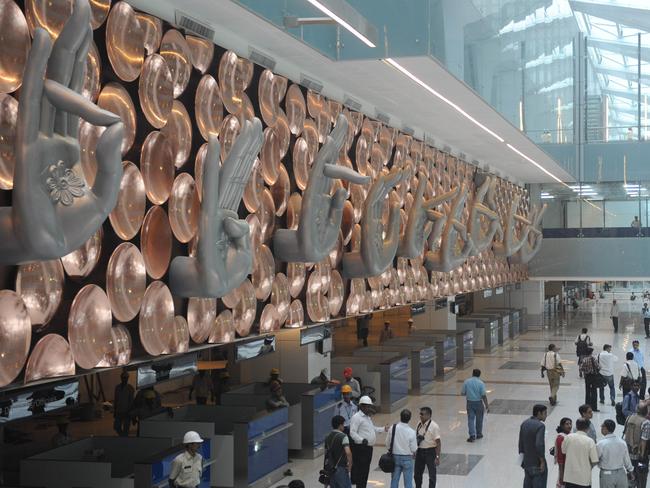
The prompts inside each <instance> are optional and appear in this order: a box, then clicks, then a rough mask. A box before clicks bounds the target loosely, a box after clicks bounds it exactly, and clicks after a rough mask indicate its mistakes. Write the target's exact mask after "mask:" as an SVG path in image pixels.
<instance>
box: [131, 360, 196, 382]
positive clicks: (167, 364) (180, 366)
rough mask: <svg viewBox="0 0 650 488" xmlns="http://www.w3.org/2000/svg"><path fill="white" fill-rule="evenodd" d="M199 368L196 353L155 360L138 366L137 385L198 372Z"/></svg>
mask: <svg viewBox="0 0 650 488" xmlns="http://www.w3.org/2000/svg"><path fill="white" fill-rule="evenodd" d="M197 370H198V365H197V356H196V354H188V355H185V356H179V357H175V358H169V359H167V360H164V361H154V362H152V363H149V364H147V365H144V366H140V367H139V368H138V372H137V375H136V385H137V387H138V388H144V387H147V386H152V385H155V384H156V383H160V382H161V381H166V380H172V379H174V378H180V377H181V376H187V375H193V374H196V372H197Z"/></svg>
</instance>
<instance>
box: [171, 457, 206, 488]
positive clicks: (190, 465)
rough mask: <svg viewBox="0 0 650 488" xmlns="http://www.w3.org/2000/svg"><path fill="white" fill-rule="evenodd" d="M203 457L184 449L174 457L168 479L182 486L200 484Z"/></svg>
mask: <svg viewBox="0 0 650 488" xmlns="http://www.w3.org/2000/svg"><path fill="white" fill-rule="evenodd" d="M202 472H203V457H202V456H201V455H200V454H199V453H196V454H195V455H194V456H192V455H191V454H190V453H189V452H187V451H185V452H183V453H181V454H179V455H178V456H176V457H175V458H174V460H173V461H172V469H171V472H170V474H169V479H170V480H172V481H173V482H174V483H176V485H177V486H179V487H182V488H196V487H197V486H199V485H200V484H201V473H202Z"/></svg>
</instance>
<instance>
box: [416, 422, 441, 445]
mask: <svg viewBox="0 0 650 488" xmlns="http://www.w3.org/2000/svg"><path fill="white" fill-rule="evenodd" d="M425 428H426V431H425V430H424V429H425ZM422 432H424V433H422ZM415 434H416V440H417V436H418V435H422V436H424V439H423V440H422V442H420V445H419V446H418V447H419V448H420V449H431V448H432V447H436V446H437V445H438V441H439V440H440V427H439V426H438V424H436V423H435V422H434V421H433V420H431V419H429V420H427V421H426V422H425V423H424V424H423V423H422V422H418V426H417V429H416V430H415Z"/></svg>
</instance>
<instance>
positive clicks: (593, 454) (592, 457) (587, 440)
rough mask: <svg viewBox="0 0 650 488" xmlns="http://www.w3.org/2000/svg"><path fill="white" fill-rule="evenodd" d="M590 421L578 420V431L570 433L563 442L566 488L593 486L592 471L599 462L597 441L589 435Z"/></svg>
mask: <svg viewBox="0 0 650 488" xmlns="http://www.w3.org/2000/svg"><path fill="white" fill-rule="evenodd" d="M589 424H590V422H589V421H587V420H585V419H578V420H576V429H577V432H575V433H574V434H569V435H568V436H567V438H566V439H564V442H563V443H562V453H563V454H564V455H565V456H566V462H565V463H564V485H565V486H566V488H581V487H585V488H586V487H590V486H591V471H592V470H593V467H594V466H595V465H596V464H598V450H597V449H596V443H595V442H594V440H593V439H592V438H591V437H589V436H588V435H587V430H589Z"/></svg>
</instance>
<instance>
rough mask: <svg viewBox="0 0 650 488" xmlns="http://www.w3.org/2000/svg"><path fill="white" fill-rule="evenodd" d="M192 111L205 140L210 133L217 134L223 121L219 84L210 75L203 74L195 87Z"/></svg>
mask: <svg viewBox="0 0 650 488" xmlns="http://www.w3.org/2000/svg"><path fill="white" fill-rule="evenodd" d="M194 113H195V116H196V125H198V127H199V132H200V133H201V137H203V139H205V140H206V141H207V140H208V138H209V137H210V135H211V134H213V135H215V136H218V135H219V131H220V130H221V123H222V122H223V103H222V102H221V92H220V91H219V85H217V81H216V80H215V79H214V78H213V77H212V76H210V75H204V76H203V78H201V81H200V82H199V86H198V88H197V89H196V97H194Z"/></svg>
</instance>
